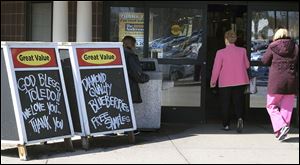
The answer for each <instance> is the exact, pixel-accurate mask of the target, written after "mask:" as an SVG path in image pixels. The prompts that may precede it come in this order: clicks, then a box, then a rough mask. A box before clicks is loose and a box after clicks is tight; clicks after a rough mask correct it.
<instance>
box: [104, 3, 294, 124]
mask: <svg viewBox="0 0 300 165" xmlns="http://www.w3.org/2000/svg"><path fill="white" fill-rule="evenodd" d="M218 7H221V8H222V9H221V10H220V11H222V10H223V8H224V12H220V11H218V9H216V8H218ZM104 9H105V10H104V16H105V15H106V16H105V17H104V18H106V19H105V20H104V22H105V25H108V26H104V31H103V37H104V39H105V40H108V41H120V40H121V39H122V37H123V36H124V35H133V36H135V37H136V38H137V41H138V47H137V53H138V54H139V55H140V57H146V58H157V59H158V61H159V63H160V64H161V66H162V67H161V70H162V72H163V73H164V75H165V76H164V81H165V82H166V83H167V82H168V80H171V81H173V82H174V84H175V85H174V86H172V88H169V89H167V90H164V89H163V90H162V93H163V98H162V102H163V105H162V107H163V116H162V117H163V119H162V120H167V121H197V122H199V121H202V122H206V121H207V119H208V120H209V119H218V118H219V117H220V113H219V109H220V106H219V104H217V102H218V97H217V95H216V94H214V92H215V91H214V90H211V89H210V88H209V86H208V85H209V80H210V75H211V70H212V64H213V59H214V56H215V52H216V50H217V49H219V48H222V43H221V44H218V42H223V41H220V38H223V36H222V35H223V34H221V33H220V31H222V30H223V31H226V30H229V29H234V30H236V32H237V33H240V35H241V36H242V41H241V44H242V45H241V46H244V47H245V48H247V50H248V55H249V60H250V61H251V72H252V74H253V75H254V76H256V77H257V78H258V84H257V85H258V93H257V94H254V95H251V96H246V98H245V106H246V116H248V117H249V119H250V120H258V118H257V115H258V116H260V117H261V118H262V119H263V120H265V118H266V117H268V116H267V113H266V111H264V110H263V109H264V106H265V95H266V85H267V81H268V79H267V77H268V76H267V75H268V69H267V67H264V66H263V65H262V64H261V62H260V61H259V60H260V58H261V56H262V54H263V52H264V49H263V48H262V47H264V46H265V45H267V44H268V43H269V39H270V37H271V36H272V34H274V31H275V29H276V28H279V27H286V28H288V29H289V30H290V33H291V36H292V37H293V38H294V39H295V40H296V41H297V42H298V44H299V9H298V3H295V2H272V3H269V2H252V1H251V2H250V1H248V2H245V1H244V2H228V3H226V4H225V3H224V2H217V1H216V2H211V1H209V2H186V1H185V2H169V1H168V2H148V1H146V2H145V1H143V2H126V3H125V2H105V3H104ZM226 9H228V13H229V17H228V18H229V20H228V21H229V23H228V24H226V18H225V17H226V16H225V17H224V18H223V16H222V15H226V14H227V11H226ZM229 9H230V10H229ZM240 10H244V13H241V11H240ZM232 11H236V12H232ZM218 14H219V15H218ZM122 18H125V19H122ZM213 18H219V19H220V22H221V21H223V22H224V24H222V25H223V26H224V27H229V29H226V28H225V29H221V30H219V31H218V30H217V29H214V28H218V27H217V26H216V24H218V23H216V22H213ZM230 19H231V20H230ZM258 22H259V23H258ZM220 25H221V24H219V26H220ZM126 26H128V27H126ZM269 26H270V27H269ZM126 28H129V29H127V30H128V31H126V30H124V29H126ZM268 28H269V29H270V30H269V29H268ZM130 30H131V31H130ZM218 32H219V33H218ZM258 34H263V38H259V35H258ZM260 37H262V36H260ZM218 39H219V40H218ZM262 43H265V45H262ZM259 44H260V45H261V47H259V48H258V47H257V45H259ZM175 66H176V67H175ZM191 66H193V67H191ZM166 68H167V69H166ZM170 68H176V69H175V71H179V70H188V69H189V68H192V69H191V72H192V74H190V75H188V76H182V75H180V76H179V75H176V74H172V73H173V72H170ZM199 68H201V69H199ZM199 70H200V71H199ZM197 73H198V75H197ZM178 74H179V72H178ZM296 102H297V101H296V99H295V108H296V107H297V105H296ZM295 112H296V111H295Z"/></svg>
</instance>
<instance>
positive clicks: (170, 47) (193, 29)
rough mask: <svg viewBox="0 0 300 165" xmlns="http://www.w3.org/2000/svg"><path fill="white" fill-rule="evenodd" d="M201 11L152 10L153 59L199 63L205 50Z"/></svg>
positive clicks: (150, 23) (151, 41)
mask: <svg viewBox="0 0 300 165" xmlns="http://www.w3.org/2000/svg"><path fill="white" fill-rule="evenodd" d="M202 32H203V16H202V10H200V9H178V8H152V9H150V20H149V54H150V56H151V57H152V58H169V59H170V58H171V59H183V58H190V59H197V57H198V52H199V49H200V48H201V47H202Z"/></svg>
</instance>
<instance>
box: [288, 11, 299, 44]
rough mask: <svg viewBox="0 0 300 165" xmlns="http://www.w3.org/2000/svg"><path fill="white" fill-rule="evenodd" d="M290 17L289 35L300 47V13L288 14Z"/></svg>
mask: <svg viewBox="0 0 300 165" xmlns="http://www.w3.org/2000/svg"><path fill="white" fill-rule="evenodd" d="M288 16H289V25H288V28H289V33H290V36H291V37H292V38H293V39H294V40H295V41H296V42H297V44H298V45H299V12H288Z"/></svg>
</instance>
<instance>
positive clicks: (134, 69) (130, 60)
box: [124, 48, 149, 103]
mask: <svg viewBox="0 0 300 165" xmlns="http://www.w3.org/2000/svg"><path fill="white" fill-rule="evenodd" d="M124 53H125V59H126V66H127V72H128V78H129V84H130V91H131V98H132V102H133V103H141V102H142V97H141V93H140V87H139V84H138V83H146V82H148V81H149V76H148V75H147V74H145V73H143V70H142V67H141V64H140V61H139V58H138V56H137V55H136V54H135V53H134V52H132V51H131V50H130V49H127V48H124Z"/></svg>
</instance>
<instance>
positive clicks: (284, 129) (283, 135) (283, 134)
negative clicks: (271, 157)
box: [278, 126, 290, 141]
mask: <svg viewBox="0 0 300 165" xmlns="http://www.w3.org/2000/svg"><path fill="white" fill-rule="evenodd" d="M289 130H290V128H289V127H288V126H284V127H282V128H281V130H280V135H279V137H278V140H280V141H282V140H284V139H285V138H286V136H287V133H288V132H289Z"/></svg>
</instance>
